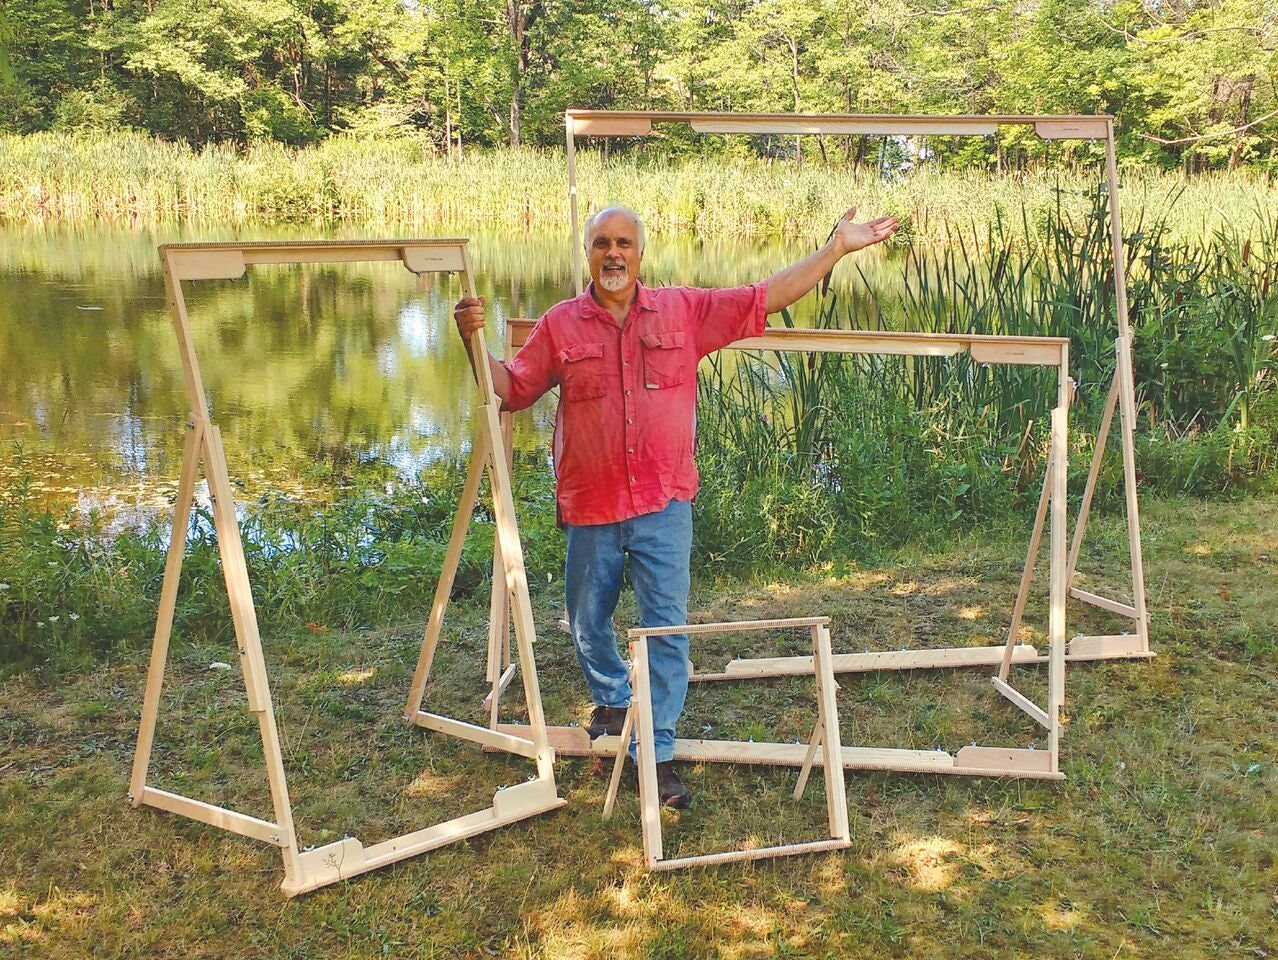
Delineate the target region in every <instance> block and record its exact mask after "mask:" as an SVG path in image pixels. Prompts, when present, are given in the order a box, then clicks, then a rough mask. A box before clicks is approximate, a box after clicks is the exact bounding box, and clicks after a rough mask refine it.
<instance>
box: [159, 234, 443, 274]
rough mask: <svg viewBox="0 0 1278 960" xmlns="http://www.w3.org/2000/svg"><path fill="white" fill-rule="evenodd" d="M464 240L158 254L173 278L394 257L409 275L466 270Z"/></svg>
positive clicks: (272, 243) (181, 246)
mask: <svg viewBox="0 0 1278 960" xmlns="http://www.w3.org/2000/svg"><path fill="white" fill-rule="evenodd" d="M466 245H467V241H466V240H464V239H438V240H437V239H420V240H407V239H404V240H400V239H396V240H248V241H243V242H235V241H218V242H212V243H166V244H161V246H160V256H161V257H162V258H163V259H165V260H166V261H167V262H168V263H169V264H170V266H171V267H172V269H173V271H174V273H175V275H176V277H177V279H178V280H234V279H236V278H238V277H241V276H243V274H244V268H245V266H246V265H247V264H251V263H362V262H372V261H379V260H398V261H400V262H402V263H403V264H404V266H405V267H406V268H407V269H408V270H411V271H412V272H413V273H419V274H420V273H457V272H466Z"/></svg>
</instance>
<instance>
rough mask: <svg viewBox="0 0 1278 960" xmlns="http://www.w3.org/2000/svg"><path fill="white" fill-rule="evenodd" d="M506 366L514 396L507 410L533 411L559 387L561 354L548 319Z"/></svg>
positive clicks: (506, 407)
mask: <svg viewBox="0 0 1278 960" xmlns="http://www.w3.org/2000/svg"><path fill="white" fill-rule="evenodd" d="M503 366H505V368H506V372H507V373H509V374H510V393H509V395H508V396H507V397H506V402H505V403H503V404H502V409H503V410H510V411H514V410H523V409H525V408H527V407H531V406H532V405H533V404H534V403H536V402H537V400H538V399H540V397H541V395H542V394H544V393H545V392H546V391H547V390H550V389H553V388H554V387H556V386H558V385H559V363H558V352H557V351H556V350H555V348H554V343H553V342H552V337H551V335H550V331H549V329H548V327H547V324H546V319H545V317H543V318H542V319H541V320H538V321H537V323H536V325H535V326H534V327H533V328H532V332H531V333H530V334H529V335H528V339H527V340H526V341H525V342H524V345H523V346H522V347H520V348H519V352H518V353H516V354H515V356H514V357H513V358H512V359H511V361H510V362H509V363H507V364H503Z"/></svg>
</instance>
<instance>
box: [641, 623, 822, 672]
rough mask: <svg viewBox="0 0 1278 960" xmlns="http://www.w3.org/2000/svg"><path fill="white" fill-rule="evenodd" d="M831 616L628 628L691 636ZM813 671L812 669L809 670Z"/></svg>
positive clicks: (786, 625) (646, 634)
mask: <svg viewBox="0 0 1278 960" xmlns="http://www.w3.org/2000/svg"><path fill="white" fill-rule="evenodd" d="M829 622H830V618H829V617H788V618H784V619H779V620H737V621H730V622H724V623H684V624H679V625H678V626H665V627H635V628H634V629H632V630H628V631H626V632H627V635H628V636H631V637H664V636H667V635H668V634H672V633H686V634H688V635H689V636H691V635H693V634H703V633H747V632H751V631H759V630H788V629H791V628H793V627H813V626H816V625H818V624H828V623H829ZM809 672H811V671H809Z"/></svg>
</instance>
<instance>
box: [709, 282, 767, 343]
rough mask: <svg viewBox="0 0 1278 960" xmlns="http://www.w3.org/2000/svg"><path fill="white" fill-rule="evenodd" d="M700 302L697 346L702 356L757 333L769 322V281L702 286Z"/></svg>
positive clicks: (757, 334)
mask: <svg viewBox="0 0 1278 960" xmlns="http://www.w3.org/2000/svg"><path fill="white" fill-rule="evenodd" d="M700 292H701V293H702V294H703V297H702V299H701V303H700V304H699V305H698V307H699V309H698V311H697V312H698V315H699V316H698V319H699V321H700V322H699V323H698V324H697V349H698V351H699V352H700V354H701V356H703V357H704V356H705V355H706V354H708V353H713V352H714V351H715V350H718V349H719V348H720V347H726V346H727V345H728V344H730V343H732V342H733V341H736V340H741V339H743V338H745V337H757V336H759V335H760V334H761V333H763V328H764V327H765V326H766V325H767V322H768V309H767V302H768V285H767V284H766V283H764V282H759V283H752V284H750V285H748V286H744V287H726V288H724V289H722V290H702V291H700Z"/></svg>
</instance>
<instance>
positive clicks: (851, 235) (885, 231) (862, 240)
mask: <svg viewBox="0 0 1278 960" xmlns="http://www.w3.org/2000/svg"><path fill="white" fill-rule="evenodd" d="M855 217H856V207H852V208H850V209H849V210H848V212H847V213H845V214H844V215H843V216H842V217H841V218H840V220H839V222H838V224H837V225H836V226H835V228H834V237H833V239H834V241H835V242H836V243H837V244H838V245H839V246H840V248H841V249H842V252H843V253H845V254H847V253H852V252H853V251H854V250H860V249H862V248H864V247H869V246H872V245H873V244H876V243H882V242H883V241H884V240H886V239H887V238H888V237H890V236H892V234H894V233H896V231H897V228H898V227H900V226H901V224H900V221H898V220H897V219H896V217H878V218H876V219H874V220H871V221H869V222H868V223H856V222H855V219H854V218H855Z"/></svg>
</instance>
